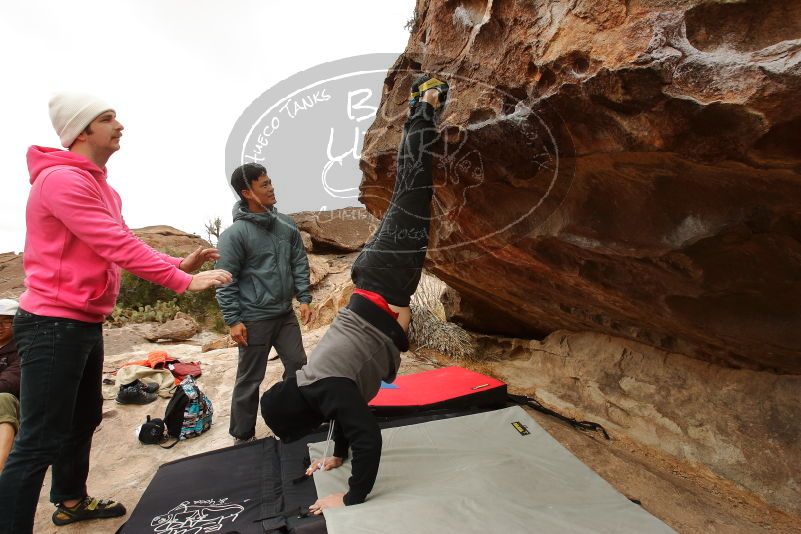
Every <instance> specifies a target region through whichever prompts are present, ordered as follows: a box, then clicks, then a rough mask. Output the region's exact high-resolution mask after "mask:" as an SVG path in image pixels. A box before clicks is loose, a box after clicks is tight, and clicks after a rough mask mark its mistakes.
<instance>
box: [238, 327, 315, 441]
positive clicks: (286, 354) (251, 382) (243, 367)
mask: <svg viewBox="0 0 801 534" xmlns="http://www.w3.org/2000/svg"><path fill="white" fill-rule="evenodd" d="M245 328H247V330H248V346H247V347H239V363H238V365H237V366H236V382H235V383H234V391H233V392H232V393H231V420H230V425H229V428H228V432H229V433H230V434H231V435H232V436H234V437H235V438H239V439H250V438H251V437H253V435H254V434H255V433H256V416H258V414H259V386H260V385H261V383H262V382H263V381H264V372H265V371H266V370H267V357H268V356H269V354H270V349H272V348H273V347H275V350H276V351H277V352H278V357H279V358H281V363H283V364H284V376H283V379H284V380H286V378H287V377H289V376H295V372H296V371H297V370H298V369H300V368H301V367H303V364H305V363H306V351H305V350H304V348H303V337H302V335H301V333H300V325H299V324H298V318H297V317H296V316H295V312H293V311H290V312H288V313H286V314H284V315H282V316H280V317H275V318H273V319H263V320H261V321H245Z"/></svg>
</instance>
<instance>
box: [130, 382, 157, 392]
mask: <svg viewBox="0 0 801 534" xmlns="http://www.w3.org/2000/svg"><path fill="white" fill-rule="evenodd" d="M136 382H139V387H140V388H142V389H143V390H145V391H147V392H148V393H158V390H159V389H161V386H159V385H158V384H157V383H156V382H150V381H149V380H147V381H145V380H137V381H136ZM136 382H134V383H136Z"/></svg>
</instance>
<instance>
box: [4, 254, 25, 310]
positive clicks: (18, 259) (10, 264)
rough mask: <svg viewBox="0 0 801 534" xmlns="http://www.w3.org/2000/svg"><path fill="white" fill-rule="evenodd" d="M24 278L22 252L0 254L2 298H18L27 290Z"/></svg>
mask: <svg viewBox="0 0 801 534" xmlns="http://www.w3.org/2000/svg"><path fill="white" fill-rule="evenodd" d="M24 280H25V272H24V271H23V269H22V254H15V253H14V252H6V253H4V254H0V298H11V299H15V298H18V297H19V296H20V295H21V294H22V292H23V291H25V286H24V285H23V281H24Z"/></svg>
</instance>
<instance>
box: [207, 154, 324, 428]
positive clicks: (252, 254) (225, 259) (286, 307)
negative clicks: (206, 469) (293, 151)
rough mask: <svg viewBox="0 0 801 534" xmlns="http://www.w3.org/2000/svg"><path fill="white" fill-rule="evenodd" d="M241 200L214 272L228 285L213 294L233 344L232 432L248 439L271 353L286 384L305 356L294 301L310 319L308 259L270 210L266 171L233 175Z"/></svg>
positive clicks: (293, 232)
mask: <svg viewBox="0 0 801 534" xmlns="http://www.w3.org/2000/svg"><path fill="white" fill-rule="evenodd" d="M231 187H233V188H234V191H236V192H237V194H238V195H239V197H240V199H241V200H240V201H239V202H237V203H236V205H235V206H234V210H233V218H234V224H232V225H231V226H230V227H229V228H227V229H226V230H225V231H224V232H223V233H222V235H221V236H220V240H219V243H218V244H217V248H218V249H219V252H220V260H219V261H218V262H217V268H218V269H225V270H227V271H228V272H230V273H231V275H232V276H233V278H234V281H233V282H232V283H231V284H228V285H227V286H224V287H220V288H218V289H217V302H218V304H219V305H220V309H221V310H222V314H223V317H224V319H225V324H227V325H228V326H229V327H230V328H231V337H232V338H233V340H234V341H236V343H237V344H238V345H239V364H238V366H237V370H236V383H235V385H234V391H233V393H232V395H231V424H230V428H229V432H230V434H231V435H232V436H233V437H234V438H235V441H247V440H250V439H252V438H253V437H254V435H255V432H256V415H257V410H258V403H259V385H260V384H261V382H262V380H264V373H265V370H266V369H267V357H268V355H269V353H270V349H271V348H272V347H275V349H276V351H277V352H278V356H279V357H280V358H281V362H282V363H283V364H284V378H287V377H288V376H295V371H297V370H298V369H300V368H301V367H302V366H303V364H304V363H306V352H305V351H304V349H303V340H302V337H301V334H300V326H299V325H298V320H297V317H295V313H294V312H293V310H292V297H297V299H298V302H300V313H301V319H302V320H303V324H306V323H308V322H309V320H310V319H311V308H310V307H309V303H310V302H311V300H312V297H311V293H310V292H309V260H308V258H307V257H306V250H305V249H304V248H303V240H302V239H301V237H300V232H299V231H298V228H297V226H296V225H295V221H293V220H292V218H291V217H289V216H287V215H284V214H283V213H279V212H278V211H277V210H276V209H275V203H276V198H275V189H274V188H273V184H272V181H271V180H270V178H269V176H267V170H266V169H265V168H264V167H263V166H262V165H259V164H258V163H246V164H244V165H242V166H241V167H239V168H237V169H236V170H235V171H234V172H233V174H232V175H231Z"/></svg>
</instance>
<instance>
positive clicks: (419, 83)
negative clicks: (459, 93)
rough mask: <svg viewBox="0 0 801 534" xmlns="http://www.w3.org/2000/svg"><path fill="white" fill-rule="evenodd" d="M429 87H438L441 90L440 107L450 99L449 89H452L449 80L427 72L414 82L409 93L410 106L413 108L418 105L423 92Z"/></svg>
mask: <svg viewBox="0 0 801 534" xmlns="http://www.w3.org/2000/svg"><path fill="white" fill-rule="evenodd" d="M429 89H436V90H437V91H439V104H440V108H442V107H443V106H444V105H445V101H446V100H447V99H448V89H450V87H449V86H448V84H447V82H443V81H442V80H440V79H437V78H434V77H433V76H429V75H428V74H425V75H423V76H421V77H420V78H418V79H417V80H416V81H415V82H414V83H413V84H412V88H411V93H410V94H409V107H410V108H411V109H412V110H414V109H415V108H416V107H417V104H418V103H419V102H420V99H421V98H422V97H423V94H425V92H426V91H428V90H429Z"/></svg>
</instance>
